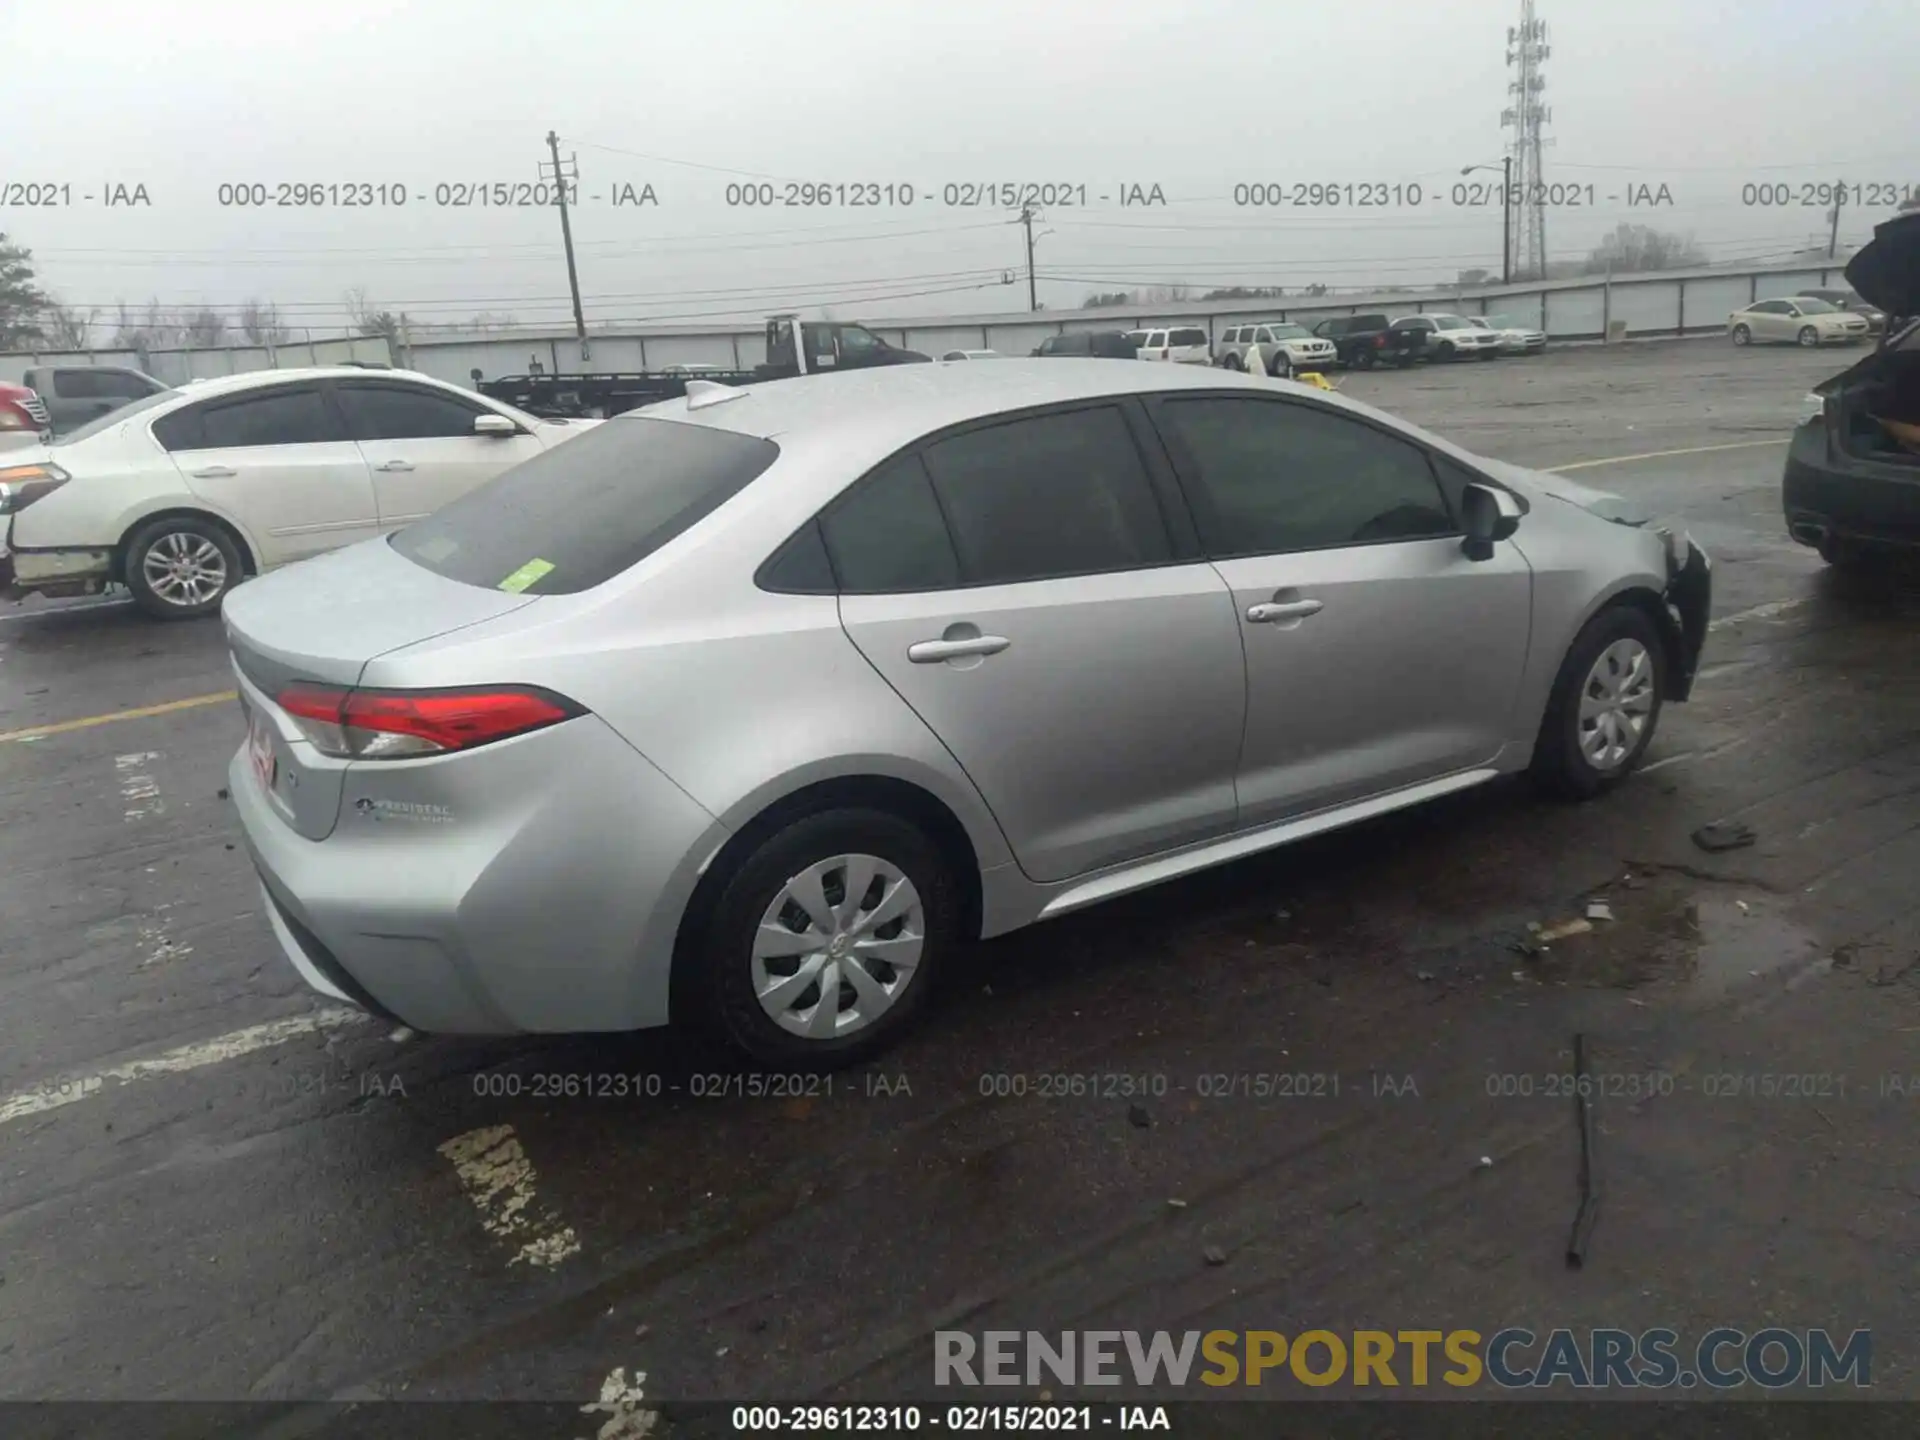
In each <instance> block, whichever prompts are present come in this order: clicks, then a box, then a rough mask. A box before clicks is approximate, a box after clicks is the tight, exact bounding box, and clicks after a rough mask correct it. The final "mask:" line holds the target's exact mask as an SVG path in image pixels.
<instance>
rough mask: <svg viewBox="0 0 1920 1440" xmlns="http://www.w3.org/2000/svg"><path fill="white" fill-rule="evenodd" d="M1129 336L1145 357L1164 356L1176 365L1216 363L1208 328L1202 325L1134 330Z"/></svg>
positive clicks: (1160, 358) (1145, 358) (1146, 358)
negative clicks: (1205, 328) (1201, 326)
mask: <svg viewBox="0 0 1920 1440" xmlns="http://www.w3.org/2000/svg"><path fill="white" fill-rule="evenodd" d="M1127 339H1129V340H1131V341H1132V342H1133V347H1134V350H1135V352H1136V354H1137V355H1138V356H1139V358H1140V359H1142V360H1164V361H1167V362H1168V363H1170V364H1174V365H1211V364H1212V363H1213V345H1212V343H1211V342H1210V341H1209V340H1208V339H1207V332H1206V331H1205V330H1203V329H1201V328H1200V327H1199V326H1198V325H1176V326H1174V327H1173V328H1172V329H1169V330H1130V331H1128V332H1127Z"/></svg>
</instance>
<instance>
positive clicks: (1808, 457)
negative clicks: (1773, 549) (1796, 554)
mask: <svg viewBox="0 0 1920 1440" xmlns="http://www.w3.org/2000/svg"><path fill="white" fill-rule="evenodd" d="M1780 509H1781V512H1782V514H1783V516H1784V517H1785V519H1786V522H1787V533H1788V534H1789V535H1791V536H1792V537H1793V538H1794V539H1795V540H1797V541H1799V542H1800V543H1801V544H1802V545H1810V546H1813V547H1815V548H1818V547H1820V546H1822V545H1824V544H1827V543H1829V542H1833V541H1865V542H1867V543H1869V544H1875V545H1894V546H1901V547H1904V548H1920V457H1916V461H1915V463H1914V465H1913V466H1912V467H1908V466H1904V465H1901V464H1900V463H1899V462H1897V461H1871V460H1856V459H1855V458H1854V457H1852V456H1850V455H1845V454H1838V453H1835V451H1834V450H1833V448H1832V445H1831V442H1830V439H1829V437H1828V434H1827V431H1826V427H1824V426H1821V425H1803V426H1801V427H1800V428H1799V429H1798V430H1796V431H1795V432H1794V436H1793V443H1792V447H1791V448H1790V449H1789V450H1788V452H1787V464H1786V471H1785V473H1784V474H1783V475H1782V477H1781V481H1780Z"/></svg>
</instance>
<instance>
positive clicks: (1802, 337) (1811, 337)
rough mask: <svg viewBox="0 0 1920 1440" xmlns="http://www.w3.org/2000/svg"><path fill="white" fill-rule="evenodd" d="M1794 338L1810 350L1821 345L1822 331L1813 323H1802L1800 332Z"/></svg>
mask: <svg viewBox="0 0 1920 1440" xmlns="http://www.w3.org/2000/svg"><path fill="white" fill-rule="evenodd" d="M1793 338H1794V339H1796V340H1798V341H1799V342H1800V343H1801V344H1802V345H1804V346H1805V347H1806V348H1807V349H1809V350H1814V349H1817V348H1819V345H1820V332H1819V331H1818V330H1816V329H1814V328H1813V326H1811V325H1802V326H1801V327H1800V333H1799V334H1798V335H1796V336H1794V337H1793Z"/></svg>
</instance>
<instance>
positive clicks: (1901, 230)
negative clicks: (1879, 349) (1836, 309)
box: [1845, 210, 1920, 319]
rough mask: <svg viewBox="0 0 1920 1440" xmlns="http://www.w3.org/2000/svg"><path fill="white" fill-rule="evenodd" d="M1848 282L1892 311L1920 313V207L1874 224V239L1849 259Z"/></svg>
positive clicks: (1864, 297) (1875, 303) (1869, 299)
mask: <svg viewBox="0 0 1920 1440" xmlns="http://www.w3.org/2000/svg"><path fill="white" fill-rule="evenodd" d="M1845 274H1846V277H1847V284H1849V285H1851V286H1852V287H1853V290H1854V293H1855V294H1856V295H1858V296H1859V297H1860V298H1861V299H1862V300H1865V301H1866V302H1867V303H1868V304H1869V305H1872V306H1874V307H1875V308H1877V309H1880V310H1884V311H1886V312H1887V314H1889V315H1901V316H1906V317H1907V318H1909V319H1911V318H1912V317H1913V316H1915V315H1920V210H1916V211H1912V212H1910V213H1908V214H1905V215H1896V216H1894V217H1893V219H1891V220H1884V221H1882V222H1881V223H1880V224H1878V225H1876V226H1874V228H1873V239H1871V240H1869V241H1868V242H1867V243H1866V245H1865V246H1863V247H1862V248H1861V250H1860V252H1859V254H1857V255H1855V256H1854V257H1853V258H1852V259H1851V260H1849V261H1848V262H1847V268H1846V271H1845Z"/></svg>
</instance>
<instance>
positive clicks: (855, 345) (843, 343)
mask: <svg viewBox="0 0 1920 1440" xmlns="http://www.w3.org/2000/svg"><path fill="white" fill-rule="evenodd" d="M880 348H881V345H880V340H879V337H878V336H876V335H874V334H873V332H872V331H869V330H863V329H861V328H860V327H859V326H858V325H846V326H842V327H841V330H840V353H841V354H842V355H848V356H853V355H870V354H872V353H873V352H874V351H876V350H878V349H880Z"/></svg>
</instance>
